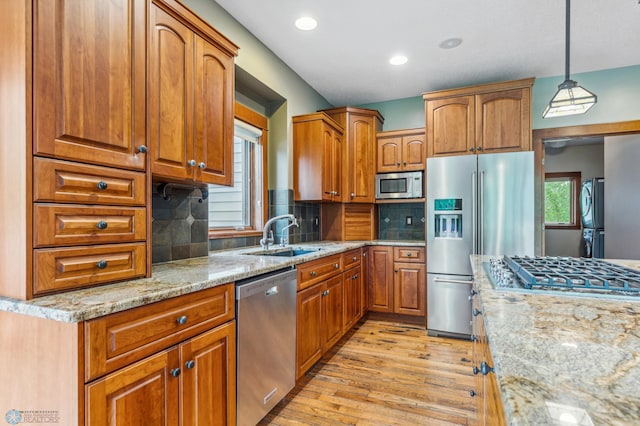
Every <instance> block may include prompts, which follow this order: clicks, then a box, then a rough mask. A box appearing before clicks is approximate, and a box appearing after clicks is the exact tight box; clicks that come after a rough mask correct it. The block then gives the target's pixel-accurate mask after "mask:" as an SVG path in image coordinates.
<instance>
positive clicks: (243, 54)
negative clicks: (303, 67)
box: [183, 0, 333, 189]
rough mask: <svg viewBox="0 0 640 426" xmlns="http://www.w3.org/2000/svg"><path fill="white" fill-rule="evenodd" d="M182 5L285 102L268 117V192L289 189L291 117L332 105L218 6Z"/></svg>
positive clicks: (206, 1)
mask: <svg viewBox="0 0 640 426" xmlns="http://www.w3.org/2000/svg"><path fill="white" fill-rule="evenodd" d="M183 3H185V5H187V6H188V7H189V8H190V9H191V10H193V11H194V12H195V13H196V14H198V15H199V16H200V17H202V18H203V19H204V20H205V21H207V22H208V23H209V24H211V25H212V26H213V27H214V28H216V29H217V30H218V31H219V32H220V33H222V34H224V35H225V36H226V37H227V38H228V39H229V40H231V41H233V42H234V43H235V44H237V45H238V46H239V47H240V50H239V53H238V57H237V58H236V64H237V65H238V66H239V67H241V68H242V69H243V70H245V71H246V72H248V73H249V74H251V75H252V76H253V77H255V78H256V79H257V80H259V81H260V82H262V83H263V84H265V85H266V86H268V87H269V88H271V89H272V90H273V91H275V92H276V93H278V94H279V95H280V96H282V97H283V98H285V99H286V100H287V102H285V103H284V104H283V105H282V106H280V108H278V110H277V111H276V112H275V113H274V114H272V116H271V117H269V189H288V188H292V186H293V182H292V179H293V175H292V173H291V172H290V171H291V164H292V152H293V151H292V147H293V143H292V141H293V130H292V127H291V117H292V116H295V115H299V114H307V113H310V112H314V111H316V110H318V109H322V108H330V107H332V106H333V105H331V104H330V103H329V102H328V101H327V100H326V99H324V98H323V97H322V96H320V94H318V92H316V91H315V90H314V89H313V88H312V87H311V86H309V85H308V84H307V83H306V82H305V81H304V80H303V79H302V78H300V76H299V75H298V74H296V73H295V72H294V71H293V70H292V69H291V68H289V66H287V64H285V63H284V62H282V60H280V58H278V57H277V56H276V55H274V54H273V52H271V50H269V49H268V48H267V47H266V46H265V45H264V44H262V42H260V41H259V40H258V39H257V38H255V37H254V36H253V34H251V33H250V32H249V31H248V30H247V29H246V28H244V27H243V26H242V25H240V23H238V21H236V20H235V19H234V18H233V17H232V16H231V15H229V14H228V13H227V12H226V11H225V10H224V9H223V8H222V7H221V6H220V5H218V4H217V3H215V2H214V1H212V0H183ZM239 101H242V99H239ZM248 106H251V105H248Z"/></svg>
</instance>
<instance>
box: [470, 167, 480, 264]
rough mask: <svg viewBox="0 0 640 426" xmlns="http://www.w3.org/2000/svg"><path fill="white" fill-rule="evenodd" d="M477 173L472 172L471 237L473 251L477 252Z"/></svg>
mask: <svg viewBox="0 0 640 426" xmlns="http://www.w3.org/2000/svg"><path fill="white" fill-rule="evenodd" d="M477 179H478V178H477V175H476V172H473V173H472V174H471V212H472V214H471V217H472V220H471V237H472V246H471V250H472V253H477V252H478V241H477V235H476V233H477V232H478V231H477V230H478V223H477V221H478V219H477V217H476V216H477V214H478V213H477V207H478V206H477V204H478V200H476V198H477V194H476V187H477V182H476V181H477Z"/></svg>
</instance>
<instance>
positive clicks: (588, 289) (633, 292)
mask: <svg viewBox="0 0 640 426" xmlns="http://www.w3.org/2000/svg"><path fill="white" fill-rule="evenodd" d="M485 269H486V270H487V272H488V275H489V278H490V280H491V283H492V284H493V286H494V287H495V288H498V289H508V290H514V291H521V292H535V293H541V292H543V293H556V294H567V295H582V296H597V297H616V298H620V297H622V298H628V297H638V298H640V272H639V271H637V270H634V269H630V268H625V267H623V266H619V265H615V264H613V263H610V262H606V261H604V260H600V259H588V258H573V257H520V256H504V257H502V258H494V259H491V260H490V261H489V262H487V263H485Z"/></svg>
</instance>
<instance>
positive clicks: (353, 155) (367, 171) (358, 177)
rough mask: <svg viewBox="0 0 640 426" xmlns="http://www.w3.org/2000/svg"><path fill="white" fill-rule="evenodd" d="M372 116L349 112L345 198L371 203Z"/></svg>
mask: <svg viewBox="0 0 640 426" xmlns="http://www.w3.org/2000/svg"><path fill="white" fill-rule="evenodd" d="M374 120H376V118H375V117H374V116H370V115H368V116H365V115H358V114H349V123H348V126H349V132H348V133H349V140H348V141H347V142H346V144H347V158H346V162H347V165H346V166H347V167H346V170H347V174H346V179H347V182H346V190H347V195H346V198H345V200H348V201H350V202H352V203H353V202H356V203H373V202H374V200H375V197H374V185H373V178H374V169H373V165H374V161H373V155H374V143H375V137H376V127H375V125H374Z"/></svg>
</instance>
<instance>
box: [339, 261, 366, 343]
mask: <svg viewBox="0 0 640 426" xmlns="http://www.w3.org/2000/svg"><path fill="white" fill-rule="evenodd" d="M342 278H343V292H344V304H343V305H344V316H343V321H342V324H343V329H344V331H345V332H347V331H348V330H349V329H351V327H353V326H354V325H355V324H356V322H358V320H359V319H360V318H361V317H362V274H361V272H360V265H358V266H357V267H355V268H352V269H350V270H348V271H347V272H345V273H344V274H342Z"/></svg>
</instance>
